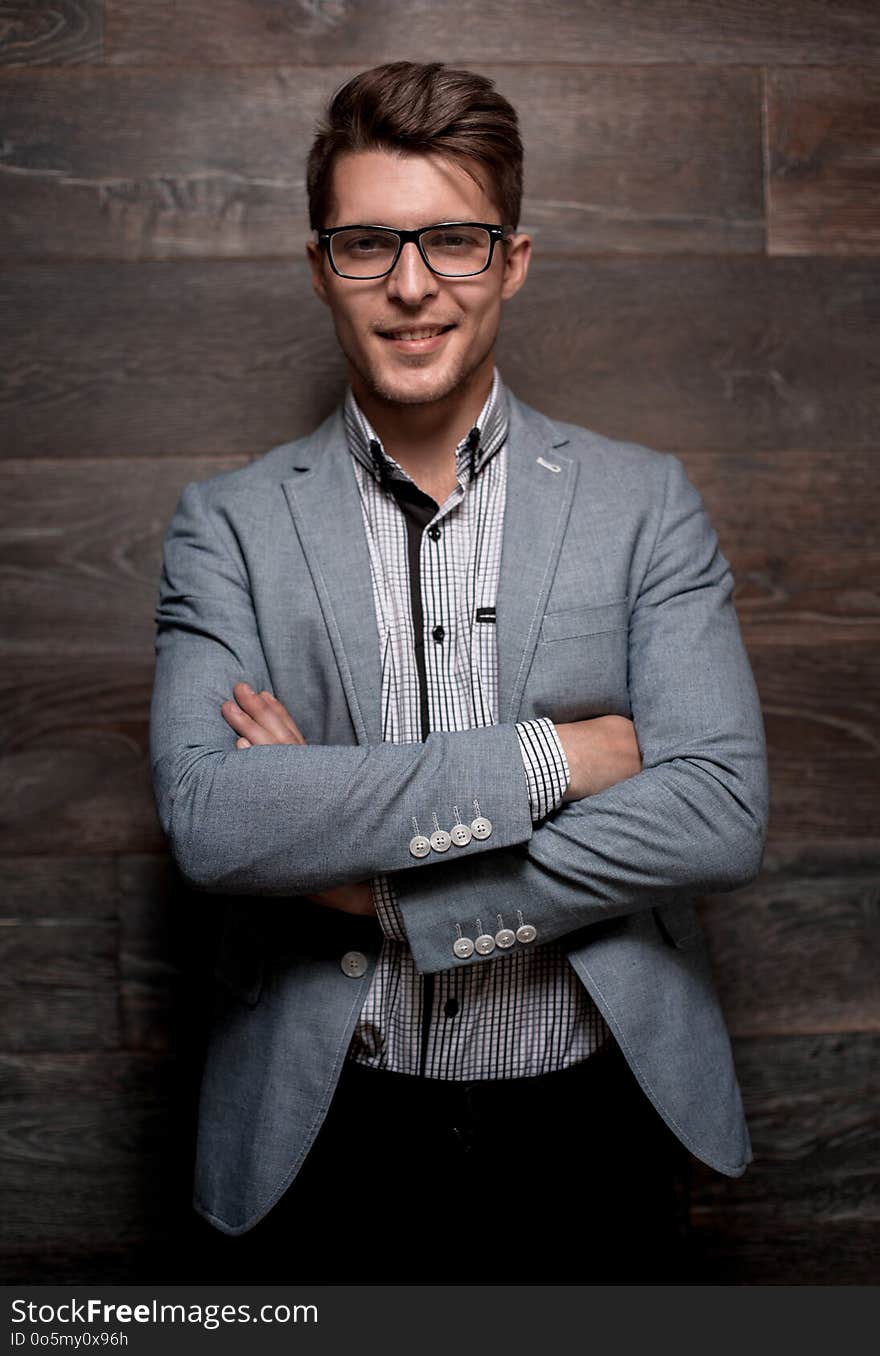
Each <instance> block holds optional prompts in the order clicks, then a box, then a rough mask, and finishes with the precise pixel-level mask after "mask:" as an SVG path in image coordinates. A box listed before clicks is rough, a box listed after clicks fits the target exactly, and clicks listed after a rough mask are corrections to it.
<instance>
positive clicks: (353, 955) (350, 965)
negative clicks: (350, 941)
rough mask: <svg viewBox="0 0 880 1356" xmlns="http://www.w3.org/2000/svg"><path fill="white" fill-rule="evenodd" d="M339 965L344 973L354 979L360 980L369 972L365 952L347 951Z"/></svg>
mask: <svg viewBox="0 0 880 1356" xmlns="http://www.w3.org/2000/svg"><path fill="white" fill-rule="evenodd" d="M339 964H340V967H341V969H342V971H343V973H344V974H346V975H349V976H350V977H351V978H352V979H360V977H361V975H364V974H366V972H367V958H366V956H365V955H364V953H363V951H346V953H345V955H344V956H343V957H342V960H341V961H340V962H339Z"/></svg>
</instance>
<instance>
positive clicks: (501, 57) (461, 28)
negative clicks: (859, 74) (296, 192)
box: [106, 0, 880, 69]
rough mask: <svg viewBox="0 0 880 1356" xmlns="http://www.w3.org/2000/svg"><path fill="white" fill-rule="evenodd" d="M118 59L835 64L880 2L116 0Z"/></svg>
mask: <svg viewBox="0 0 880 1356" xmlns="http://www.w3.org/2000/svg"><path fill="white" fill-rule="evenodd" d="M106 9H107V59H108V60H109V61H111V62H118V63H123V62H125V63H132V62H133V63H154V62H157V61H166V62H173V63H181V64H189V63H195V64H198V65H202V66H207V65H230V64H233V65H238V64H241V63H266V62H275V61H298V62H302V63H303V64H309V65H310V64H313V63H325V64H326V63H330V62H334V63H335V62H342V61H345V62H353V63H356V66H357V68H358V69H360V68H362V67H366V66H371V65H374V64H377V63H379V62H383V61H392V60H395V61H396V60H412V61H446V62H449V63H451V64H460V63H463V62H466V61H469V60H472V59H473V54H474V52H479V53H480V54H481V56H482V58H483V60H484V61H486V62H490V61H504V62H511V63H519V62H529V61H554V62H558V63H560V64H568V63H572V64H574V63H579V62H611V63H622V62H638V63H647V64H654V63H657V62H682V63H691V62H699V63H702V64H704V65H716V64H717V65H724V64H729V63H739V62H747V63H759V64H760V63H768V64H773V63H779V64H785V65H801V64H817V65H820V66H822V65H834V64H836V63H840V62H844V61H849V62H850V63H855V62H864V61H866V60H868V61H870V60H871V59H872V57H875V54H877V53H878V52H880V42H878V39H880V15H878V12H877V7H876V5H875V4H874V3H873V0H838V2H837V3H835V4H834V5H829V4H828V3H827V0H775V2H774V3H773V4H767V3H766V0H740V3H738V4H737V5H736V6H735V8H731V6H730V5H729V4H725V3H723V2H722V0H664V3H663V4H662V5H646V4H644V3H641V0H582V3H578V4H572V3H571V0H548V3H545V4H543V5H541V7H540V8H539V9H536V8H535V6H534V5H532V4H529V3H528V0H505V2H504V3H502V0H485V3H483V4H481V5H471V4H469V3H467V0H451V3H449V4H446V5H444V7H443V21H442V24H438V11H437V7H436V5H435V4H433V3H431V0H411V3H408V4H404V3H403V0H371V3H370V4H364V3H363V2H362V0H319V3H315V4H297V3H294V2H293V0H272V2H271V3H264V2H263V0H188V3H187V4H186V5H178V4H174V3H173V2H172V0H154V3H152V4H150V5H144V4H142V3H140V2H139V0H107V4H106Z"/></svg>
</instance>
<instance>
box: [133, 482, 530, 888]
mask: <svg viewBox="0 0 880 1356" xmlns="http://www.w3.org/2000/svg"><path fill="white" fill-rule="evenodd" d="M156 620H157V638H156V675H155V682H154V688H153V700H152V708H151V721H150V753H151V764H152V773H153V785H154V791H155V796H156V803H157V807H158V811H159V818H160V822H161V824H162V827H163V829H164V830H165V833H166V834H167V836H168V838H169V842H170V844H171V848H172V852H173V854H174V857H175V859H176V861H177V862H178V865H179V866H180V868H181V870H182V871H183V873H184V875H185V876H186V877H187V878H188V879H189V880H190V881H192V883H193V884H194V885H196V886H198V887H200V888H203V889H207V890H216V891H219V892H223V893H232V894H235V893H245V894H277V895H297V894H309V893H312V892H314V891H319V890H323V889H325V888H327V887H330V886H335V885H339V884H345V883H346V882H350V881H359V880H364V879H366V878H369V877H373V876H375V875H377V874H378V873H380V872H384V871H396V872H404V871H405V870H407V869H408V870H412V871H419V870H422V869H424V866H425V862H426V861H429V860H430V858H426V859H420V858H417V857H414V856H413V855H412V854H411V852H410V848H409V844H410V839H411V838H412V837H413V834H414V829H413V818H414V817H415V819H416V821H417V823H418V824H419V827H420V830H421V831H422V832H423V833H425V832H427V833H428V834H430V832H431V825H432V815H433V814H434V813H436V814H437V815H438V818H439V820H440V823H441V824H447V823H448V822H449V815H450V813H451V808H452V806H454V805H459V806H461V807H462V808H463V809H464V807H466V806H467V807H469V806H470V805H471V803H472V801H473V799H474V797H476V798H478V800H479V803H480V808H481V811H482V813H483V814H484V815H485V816H487V817H488V818H489V819H490V820H491V822H492V825H493V829H492V834H491V836H490V837H489V838H487V839H485V840H482V841H481V840H479V839H477V838H474V839H473V840H472V841H471V842H470V843H469V844H468V845H467V847H465V848H461V849H457V850H456V851H457V855H460V856H465V855H467V856H471V857H475V856H478V855H482V854H483V853H493V852H497V849H499V848H504V847H509V846H511V845H512V844H514V843H521V842H524V841H525V840H527V839H528V838H529V836H530V835H531V833H532V826H533V819H532V813H531V805H530V797H529V790H528V785H527V781H526V777H525V775H524V771H523V757H522V752H521V744H520V739H519V736H518V732H517V726H516V725H515V724H504V725H495V726H487V727H485V728H481V729H473V730H466V731H462V732H457V733H436V734H431V735H429V737H428V738H427V740H425V742H424V743H418V744H392V743H382V744H378V745H371V746H358V745H355V744H352V745H302V744H290V745H284V744H271V745H260V746H255V747H252V748H248V749H244V750H243V749H240V748H238V747H236V732H235V731H234V730H233V729H232V728H231V726H230V725H229V724H228V722H227V721H226V720H225V719H224V715H223V711H222V709H221V708H222V707H223V704H224V702H226V701H228V700H229V698H230V697H231V695H232V692H233V688H234V686H235V684H236V683H238V682H241V681H246V682H248V683H249V684H250V685H251V686H252V687H253V688H255V689H257V690H259V689H260V688H262V687H265V688H269V689H270V690H271V682H270V675H269V672H268V665H267V663H266V658H265V655H264V652H263V648H262V645H261V642H260V637H259V631H258V626H257V619H256V615H255V612H254V606H253V601H252V597H251V592H250V588H249V584H248V580H247V575H246V571H245V568H244V565H243V562H242V561H241V559H240V557H239V556H237V550H236V544H235V541H234V538H233V534H232V532H231V531H229V530H228V529H227V528H226V527H225V525H224V524H223V523H222V522H220V521H217V520H216V519H215V518H214V517H212V515H211V514H209V512H208V510H207V508H206V507H205V504H204V502H203V496H202V492H201V490H200V487H199V486H198V485H195V484H193V485H190V486H188V487H187V488H186V490H185V491H184V492H183V495H182V496H181V500H180V503H179V505H178V509H177V513H176V514H175V517H174V520H173V522H172V524H171V526H170V528H169V531H168V534H167V535H166V541H165V553H164V569H163V574H162V579H161V584H160V592H159V604H158V609H157V615H156ZM431 855H432V856H434V857H435V859H436V854H431ZM447 855H448V854H447Z"/></svg>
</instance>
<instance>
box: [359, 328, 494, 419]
mask: <svg viewBox="0 0 880 1356" xmlns="http://www.w3.org/2000/svg"><path fill="white" fill-rule="evenodd" d="M337 338H338V339H339V345H340V348H341V349H342V352H343V354H344V355H345V357H346V359H347V360H348V363H349V365H350V366H351V367H352V368H353V369H354V371H355V372H356V373H357V374H358V376H359V377H360V379H361V381H362V382H363V384H364V386H365V387H366V389H367V390H368V391H369V393H370V395H371V396H372V397H373V398H374V399H375V400H378V401H381V402H382V403H383V404H385V405H433V404H436V403H437V402H439V401H441V400H446V399H447V398H448V397H449V396H451V395H453V394H454V393H455V392H456V391H458V390H459V389H461V388H462V387H464V386H466V385H467V383H468V381H469V380H470V378H471V377H472V376H473V374H474V373H475V372H477V371H478V370H479V368H480V367H481V366H482V365H483V363H484V362H485V361H486V358H487V357H488V356H489V354H490V353H491V352H492V349H493V347H494V344H495V335H492V336H491V337H490V338H489V340H488V341H487V343H486V345H485V347H484V349H483V350H482V351H481V352H479V353H477V354H475V355H474V356H473V357H472V358H470V359H469V358H468V356H467V355H462V356H461V357H459V358H458V359H457V361H456V362H454V363H453V365H452V366H451V368H446V369H444V371H443V372H442V373H441V372H438V373H437V376H436V378H435V380H434V381H433V382H430V383H428V385H427V386H423V387H421V389H419V390H407V389H406V381H405V378H404V380H403V381H402V382H400V383H399V384H398V383H396V382H393V381H389V380H387V379H385V377H384V374H383V372H382V371H381V370H380V369H379V368H378V366H376V367H372V366H370V365H368V364H367V363H366V362H365V361H364V357H363V354H362V353H354V352H352V351H351V349H352V348H353V345H352V346H347V345H346V344H345V343H344V342H343V340H342V337H341V336H339V335H337ZM414 370H418V369H414Z"/></svg>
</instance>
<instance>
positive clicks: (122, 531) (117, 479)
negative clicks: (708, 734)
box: [0, 451, 880, 660]
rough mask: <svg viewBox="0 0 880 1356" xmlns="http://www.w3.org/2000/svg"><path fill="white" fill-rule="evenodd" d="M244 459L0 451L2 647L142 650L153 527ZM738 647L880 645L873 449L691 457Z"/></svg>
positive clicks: (154, 557) (152, 580)
mask: <svg viewBox="0 0 880 1356" xmlns="http://www.w3.org/2000/svg"><path fill="white" fill-rule="evenodd" d="M247 460H248V459H247V458H245V457H220V458H214V457H206V458H195V457H192V458H187V457H181V458H177V457H167V458H165V457H144V458H138V457H132V458H125V457H118V458H117V457H107V458H52V459H50V458H33V459H27V458H22V459H10V460H8V461H6V462H0V653H3V654H5V655H8V656H13V655H17V656H20V657H24V656H26V655H31V656H33V657H34V659H35V660H36V659H39V658H40V657H41V656H43V655H44V654H45V653H46V649H47V645H48V644H49V642H50V640H51V650H52V653H53V654H54V655H56V656H57V655H60V654H65V655H68V656H71V657H73V656H76V655H113V654H116V655H125V656H128V657H132V656H134V655H140V656H142V657H143V658H144V659H145V660H148V659H150V658H151V656H152V653H153V642H154V623H153V615H154V610H155V604H156V598H157V594H158V583H159V574H160V569H161V548H162V538H163V536H164V534H165V531H166V529H167V527H168V524H169V522H170V520H171V517H172V515H173V512H174V508H175V505H176V502H177V499H178V496H179V494H180V492H181V491H182V490H183V488H184V486H185V485H187V484H188V483H189V482H190V481H193V480H206V479H208V478H209V477H210V476H213V475H216V474H219V473H221V472H224V471H229V470H232V469H234V468H235V467H237V466H243V465H245V464H246V462H247ZM683 460H684V462H685V466H686V469H687V471H688V474H689V476H690V478H691V481H692V482H693V484H694V485H695V486H696V487H697V489H698V490H699V491H700V493H701V495H702V497H703V501H704V503H705V506H706V510H707V512H708V514H709V517H710V519H711V521H712V523H713V525H714V526H715V528H716V531H717V533H718V537H719V542H720V545H721V549H722V551H723V552H724V553H725V555H726V556H727V558H728V559H729V561H730V564H731V568H732V570H733V574H734V580H735V593H734V597H735V602H736V607H737V613H738V615H739V619H740V624H741V626H742V629H743V632H744V635H745V639H746V644H747V646H748V648H749V650H750V651H751V650H753V649H755V648H757V647H758V646H765V645H766V646H770V647H773V646H778V645H784V646H800V647H805V648H806V649H808V650H813V649H816V648H818V647H819V646H821V645H846V644H849V643H851V642H857V643H870V642H871V641H872V640H874V641H875V642H876V638H877V635H878V629H880V590H878V581H880V548H878V547H877V546H876V545H874V544H873V543H874V536H875V525H876V522H877V519H878V518H880V483H878V477H877V476H876V474H875V465H876V455H875V454H874V452H873V451H859V452H854V453H850V454H848V455H846V456H845V457H844V456H840V455H837V454H836V453H834V452H799V451H798V452H796V451H792V452H787V453H784V454H777V453H773V452H754V453H752V452H731V453H721V452H719V453H701V452H692V453H687V454H685V456H684V457H683Z"/></svg>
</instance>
